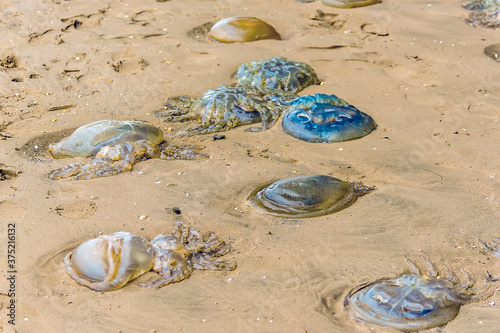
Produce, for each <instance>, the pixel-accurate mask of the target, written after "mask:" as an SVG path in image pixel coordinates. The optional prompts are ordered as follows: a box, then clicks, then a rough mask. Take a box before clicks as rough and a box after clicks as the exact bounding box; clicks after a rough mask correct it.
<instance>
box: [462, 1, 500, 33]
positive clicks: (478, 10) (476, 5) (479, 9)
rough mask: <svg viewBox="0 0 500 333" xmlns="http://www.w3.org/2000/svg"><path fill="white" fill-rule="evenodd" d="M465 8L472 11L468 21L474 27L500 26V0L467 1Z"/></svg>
mask: <svg viewBox="0 0 500 333" xmlns="http://www.w3.org/2000/svg"><path fill="white" fill-rule="evenodd" d="M462 7H463V8H465V9H467V10H470V11H472V12H471V13H470V14H469V18H468V20H467V21H468V22H469V23H470V24H471V25H472V26H474V27H482V28H494V29H496V28H500V0H477V1H470V2H466V3H464V4H463V5H462Z"/></svg>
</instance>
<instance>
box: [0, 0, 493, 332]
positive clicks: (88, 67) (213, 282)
mask: <svg viewBox="0 0 500 333" xmlns="http://www.w3.org/2000/svg"><path fill="white" fill-rule="evenodd" d="M460 4H461V3H460V1H458V0H444V1H422V0H415V1H401V0H387V1H384V2H383V3H382V4H378V5H374V6H370V7H364V8H357V9H350V10H341V9H335V8H332V7H327V6H324V5H322V4H321V2H320V1H316V2H312V3H300V2H299V1H295V0H253V1H242V0H184V1H181V0H171V1H166V2H155V1H153V0H147V1H144V0H143V1H138V0H123V1H117V0H115V1H113V0H110V1H104V0H88V1H80V0H69V1H64V0H41V1H35V0H24V1H21V0H5V1H3V2H2V3H1V4H0V9H1V11H0V29H1V30H0V59H6V58H7V57H8V56H13V58H12V59H13V65H15V66H10V67H12V68H6V67H9V66H8V64H7V62H6V61H5V62H4V65H5V66H4V68H2V69H0V117H1V118H0V124H1V127H0V129H1V132H0V139H1V140H0V163H2V164H4V165H6V166H8V167H3V166H2V168H3V169H6V170H10V171H14V170H15V171H17V172H18V173H19V175H18V177H14V178H12V179H7V180H4V181H0V216H1V227H0V240H1V241H0V244H2V245H1V247H0V292H1V294H0V301H1V302H2V307H1V309H0V314H1V316H2V324H1V325H3V326H2V327H3V330H4V331H5V332H13V331H14V329H15V331H16V332H297V333H298V332H386V331H387V332H391V331H393V330H390V329H386V328H382V327H378V326H374V325H369V324H365V323H359V322H357V321H355V320H353V319H352V318H351V317H350V315H349V313H348V312H347V311H345V310H344V308H343V300H344V297H345V296H346V294H347V293H348V291H349V290H350V289H352V288H354V287H355V286H357V285H359V284H361V283H365V282H370V281H374V280H376V279H378V278H381V277H396V276H398V275H399V274H401V273H403V271H404V270H405V269H406V268H407V265H406V263H405V260H404V257H403V256H408V257H410V258H413V259H415V260H416V261H417V262H419V263H420V264H422V265H423V263H422V261H421V259H420V256H425V257H427V258H430V259H431V260H432V261H433V262H435V263H436V264H437V266H438V267H440V268H443V266H444V265H449V266H450V267H451V268H452V269H453V270H456V271H458V272H459V271H460V269H466V270H467V271H468V272H469V273H471V274H472V275H473V276H474V277H475V278H476V279H477V281H478V282H477V285H481V284H482V283H483V281H484V280H485V276H486V275H485V271H486V270H490V271H492V272H495V273H497V274H500V258H495V257H493V256H492V255H491V254H487V253H485V252H484V251H482V250H481V249H480V248H479V247H478V245H479V244H478V239H479V238H480V239H484V240H491V239H493V237H495V236H500V226H499V221H500V183H499V179H500V172H499V165H500V156H499V151H500V135H499V128H500V123H499V119H500V107H499V105H500V104H499V103H500V84H499V82H500V80H499V79H500V64H499V63H497V62H495V61H493V60H491V59H489V58H487V57H486V56H485V55H484V54H483V48H484V47H485V46H488V45H490V44H494V43H498V42H499V41H500V40H499V39H500V35H499V33H500V32H499V31H496V30H483V29H476V28H473V27H471V26H469V25H468V24H467V23H465V22H464V18H465V17H466V15H467V13H466V11H465V10H463V9H462V8H461V6H460ZM318 11H321V12H322V13H323V14H322V15H320V14H318ZM234 15H245V16H255V17H259V18H261V19H263V20H265V21H267V22H268V23H270V24H272V25H273V26H274V27H275V28H276V29H277V30H278V31H279V32H280V33H281V35H282V37H283V40H281V41H276V40H265V41H258V42H252V43H241V44H222V43H217V42H211V41H208V40H206V39H205V38H204V37H203V36H200V37H199V38H195V37H193V36H190V35H188V34H187V31H189V30H191V29H193V28H195V27H197V26H201V25H203V24H204V23H207V22H216V21H217V20H218V19H220V18H224V17H229V16H234ZM362 26H363V27H364V28H362ZM338 45H340V46H343V47H341V48H335V47H331V46H338ZM273 56H285V57H288V58H289V59H291V60H295V61H304V62H307V63H309V64H310V65H311V66H312V67H313V68H314V69H315V70H316V72H317V73H318V75H319V77H320V80H321V81H322V82H323V84H322V85H317V86H311V87H309V88H307V89H306V90H304V91H303V92H301V94H314V93H334V94H337V95H338V96H340V97H342V98H344V99H345V100H347V101H349V102H351V103H352V104H354V105H355V106H357V107H358V108H359V109H360V110H362V111H365V112H367V113H369V114H370V115H372V116H373V117H374V118H375V120H376V121H377V123H378V125H379V127H378V129H377V130H376V131H374V132H373V133H372V134H370V135H368V136H366V137H364V138H362V139H360V140H356V141H351V142H345V143H333V144H311V143H306V142H302V141H299V140H296V139H294V138H292V137H291V136H288V135H286V134H285V133H284V132H283V131H282V128H281V124H280V122H278V124H276V125H275V126H274V127H273V128H271V129H270V130H268V131H266V132H262V133H249V132H245V131H244V128H236V129H233V130H231V131H229V132H226V133H225V134H226V139H225V140H219V141H213V140H212V137H211V135H206V136H198V137H192V138H188V139H178V138H170V135H171V133H175V132H177V131H178V130H181V129H185V128H189V127H193V126H195V124H194V123H183V124H169V123H162V122H160V120H159V119H158V118H156V117H155V116H154V112H155V111H157V110H160V109H162V106H163V104H164V103H165V101H166V99H167V97H168V96H176V95H183V94H184V95H191V96H200V95H201V94H202V93H203V92H204V91H206V90H207V89H209V88H212V87H217V86H219V85H223V84H226V85H228V84H232V83H234V74H235V72H236V69H237V67H238V66H239V65H240V64H241V63H244V62H248V61H253V60H258V59H263V58H269V57H273ZM11 64H12V63H11ZM101 119H140V120H146V121H149V122H150V123H152V124H154V125H156V126H160V127H161V128H162V129H164V130H165V131H167V129H168V128H171V129H172V132H170V133H168V134H167V140H168V141H169V142H172V143H174V144H203V145H206V148H205V150H204V152H205V153H206V154H208V155H210V158H207V159H201V160H196V161H163V160H159V159H154V160H149V161H146V162H142V163H140V164H137V165H136V166H135V167H134V169H133V170H132V171H131V172H130V173H126V174H121V175H118V176H113V177H107V178H101V179H94V180H89V181H75V180H72V179H64V180H58V181H52V180H50V179H49V178H48V174H49V172H50V171H51V170H54V169H56V168H59V167H62V166H64V165H67V164H69V163H73V162H78V161H80V160H81V159H80V158H74V159H69V160H54V159H52V158H51V157H50V156H49V155H48V152H47V144H48V143H51V142H55V141H57V140H58V139H59V138H61V137H63V136H65V135H67V134H68V130H70V129H74V128H76V127H78V126H81V125H83V124H86V123H89V122H92V121H96V120H101ZM35 146H36V147H35ZM37 147H38V148H37ZM304 174H331V175H334V176H336V177H338V178H341V179H346V180H350V181H354V180H356V181H360V180H361V181H363V182H364V183H365V184H367V185H375V186H376V187H377V190H376V191H375V192H373V193H371V194H369V195H367V196H365V197H362V198H360V199H359V200H358V201H357V202H356V203H355V204H354V205H353V206H351V207H349V208H348V209H345V210H343V211H341V212H338V213H336V214H333V215H328V216H324V217H316V218H310V219H300V220H299V219H297V220H290V219H281V218H275V217H271V216H267V215H263V214H260V213H258V212H256V211H254V210H253V209H252V208H250V207H248V206H247V205H246V203H245V202H246V195H247V193H248V192H249V191H250V190H251V189H252V188H253V187H255V186H257V185H259V184H261V183H264V182H268V181H271V180H274V179H280V178H285V177H291V176H295V175H304ZM174 206H177V207H179V208H180V209H181V211H182V214H181V215H180V216H174V214H173V213H172V212H171V208H172V207H174ZM141 215H146V216H147V219H145V220H140V219H139V216H141ZM176 219H180V220H182V221H184V222H186V223H188V224H190V225H191V226H192V227H195V228H198V229H200V230H201V231H203V232H209V231H212V232H214V233H216V234H217V235H219V236H220V237H221V238H223V239H225V240H227V241H228V242H229V243H230V244H231V245H232V251H231V252H230V253H229V254H228V255H227V257H228V258H229V259H232V260H235V261H236V262H237V264H238V267H237V269H236V270H235V271H232V272H217V271H215V272H212V271H195V272H194V273H193V275H192V276H191V277H190V278H189V279H187V280H185V281H183V282H181V283H177V284H173V285H169V286H167V287H164V288H162V289H159V290H145V289H141V288H140V287H138V286H137V285H135V283H131V284H129V285H127V286H126V287H124V288H122V289H120V290H118V291H114V292H108V293H96V292H92V291H90V290H88V289H87V288H84V287H80V286H78V285H77V284H76V283H75V282H74V281H73V280H71V279H70V278H69V277H68V276H67V275H66V274H65V272H64V269H63V265H62V263H61V259H62V257H63V256H64V255H65V253H67V252H68V251H69V250H70V249H72V248H74V247H75V246H76V245H78V244H79V243H81V242H83V241H85V240H87V239H89V238H94V237H96V236H97V235H98V234H99V233H100V232H103V233H111V232H115V231H120V230H121V231H129V232H132V233H136V234H140V235H142V236H144V237H147V238H152V237H154V236H155V235H158V234H160V233H170V232H171V231H172V228H173V224H174V221H175V220H176ZM8 223H15V226H16V246H17V247H16V269H17V272H18V273H17V281H16V282H17V284H16V296H17V297H16V300H17V302H16V306H17V308H16V325H15V326H11V325H9V324H8V323H7V320H8V319H9V318H8V317H6V313H7V309H6V306H7V304H8V302H9V298H8V297H7V296H6V294H7V292H8V289H9V286H8V283H7V280H6V278H7V277H8V275H9V274H8V273H7V271H8V268H7V246H6V242H7V224H8ZM153 277H154V275H153V273H148V274H146V275H144V276H142V277H140V278H139V279H138V280H139V281H146V280H151V279H152V278H153ZM491 288H492V290H494V289H495V288H498V285H492V286H491ZM499 327H500V294H499V293H498V291H497V292H496V293H495V294H494V295H493V296H492V297H491V298H489V299H487V300H484V301H480V302H477V303H472V304H468V305H466V306H463V307H462V308H461V310H460V313H459V314H458V316H457V318H456V319H455V320H453V321H452V322H450V323H449V324H448V325H446V326H445V327H444V328H441V329H435V330H434V331H435V332H477V331H479V330H480V331H481V332H498V331H499ZM1 330H2V329H0V331H1Z"/></svg>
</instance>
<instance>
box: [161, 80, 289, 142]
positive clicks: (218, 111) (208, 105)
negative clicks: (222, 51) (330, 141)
mask: <svg viewBox="0 0 500 333" xmlns="http://www.w3.org/2000/svg"><path fill="white" fill-rule="evenodd" d="M296 97H297V95H295V94H293V93H288V92H285V91H281V90H276V89H256V88H252V87H228V86H220V87H218V88H215V89H210V90H207V91H206V92H205V93H204V94H203V96H201V98H194V97H188V96H180V97H172V98H170V100H171V101H172V102H173V104H170V103H169V104H166V106H165V109H166V111H160V112H157V113H156V116H158V117H161V118H162V121H171V122H180V121H186V120H200V121H201V124H200V125H199V126H198V127H196V128H192V129H188V130H186V131H183V132H180V133H178V134H177V135H178V136H191V135H196V134H208V133H215V132H221V131H227V130H229V129H231V128H234V127H236V126H241V125H248V124H253V123H259V122H260V123H262V126H261V128H256V127H253V128H251V130H252V131H258V130H267V129H268V128H270V127H271V126H272V125H274V123H275V122H276V120H277V119H278V118H279V117H280V115H281V113H282V112H283V110H284V109H285V108H286V102H289V101H291V100H294V99H295V98H296Z"/></svg>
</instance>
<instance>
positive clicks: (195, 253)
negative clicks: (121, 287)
mask: <svg viewBox="0 0 500 333" xmlns="http://www.w3.org/2000/svg"><path fill="white" fill-rule="evenodd" d="M150 244H151V247H152V248H153V249H154V251H155V259H154V266H153V269H154V270H155V271H156V272H157V273H158V274H160V275H161V279H159V280H156V281H154V282H146V283H140V284H139V285H140V286H141V287H146V288H160V287H163V286H166V285H168V284H170V283H174V282H179V281H182V280H184V279H187V278H188V277H189V276H190V275H191V273H192V272H193V269H200V270H208V269H212V270H219V271H221V270H224V271H232V270H234V269H235V268H236V264H235V263H233V262H231V261H227V260H225V259H220V258H219V257H220V256H223V255H225V254H226V253H228V252H229V250H230V249H231V246H230V245H229V244H227V243H226V242H224V241H223V240H221V239H219V237H217V236H216V235H214V234H211V235H210V236H209V237H208V239H206V240H205V239H204V238H203V236H202V235H201V233H200V231H199V230H197V229H191V228H189V227H188V226H186V225H185V224H183V223H181V222H176V223H175V229H174V232H173V233H172V234H170V235H158V236H156V237H155V238H153V240H152V241H151V243H150Z"/></svg>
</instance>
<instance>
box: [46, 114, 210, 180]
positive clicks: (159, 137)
mask: <svg viewBox="0 0 500 333" xmlns="http://www.w3.org/2000/svg"><path fill="white" fill-rule="evenodd" d="M162 141H163V132H162V131H161V130H160V129H159V128H157V127H155V126H152V125H149V124H148V123H146V122H143V121H120V120H101V121H97V122H94V123H91V124H87V125H84V126H82V127H79V128H77V129H76V130H75V131H74V132H73V134H71V135H70V136H69V137H68V138H66V139H63V140H61V141H60V142H58V143H56V144H53V145H50V147H49V150H50V152H51V153H52V155H54V157H57V158H60V157H67V156H90V157H89V158H88V159H87V161H85V162H82V163H75V164H70V165H68V166H65V167H63V168H61V169H59V170H55V171H53V172H52V173H51V175H50V178H51V179H54V180H55V179H60V178H66V177H72V176H74V177H75V179H92V178H96V177H105V176H111V175H115V174H118V173H122V172H126V171H130V170H131V169H132V167H133V166H134V165H135V164H136V163H138V162H140V161H143V160H147V159H150V158H161V159H164V160H170V159H194V158H195V156H196V152H197V151H199V150H200V149H201V147H177V146H170V145H169V146H160V145H159V144H160V143H161V142H162Z"/></svg>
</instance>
